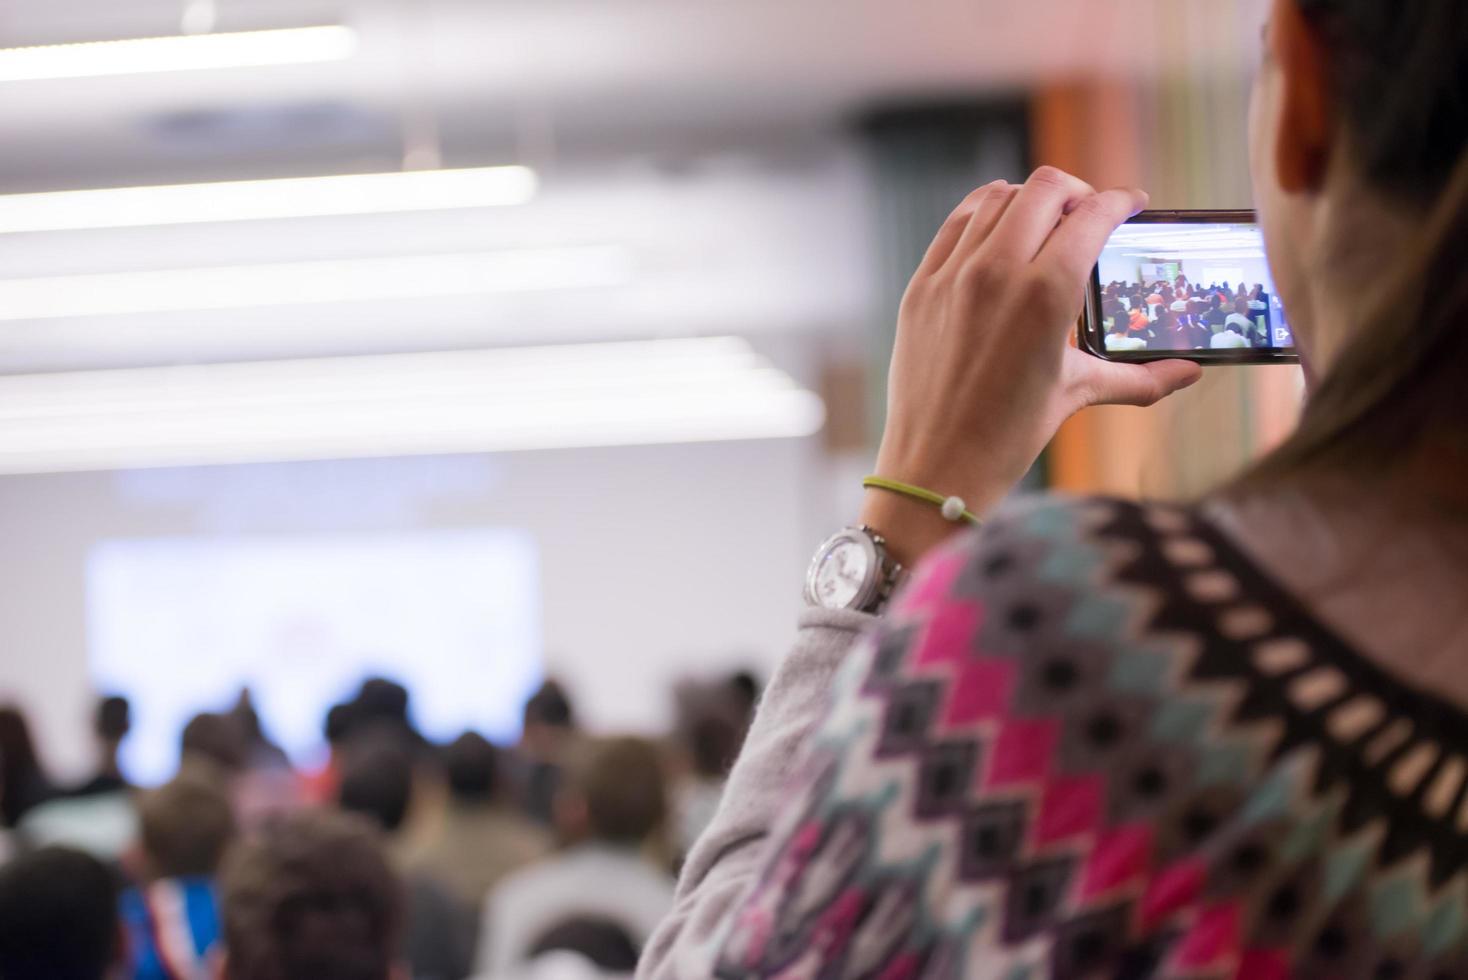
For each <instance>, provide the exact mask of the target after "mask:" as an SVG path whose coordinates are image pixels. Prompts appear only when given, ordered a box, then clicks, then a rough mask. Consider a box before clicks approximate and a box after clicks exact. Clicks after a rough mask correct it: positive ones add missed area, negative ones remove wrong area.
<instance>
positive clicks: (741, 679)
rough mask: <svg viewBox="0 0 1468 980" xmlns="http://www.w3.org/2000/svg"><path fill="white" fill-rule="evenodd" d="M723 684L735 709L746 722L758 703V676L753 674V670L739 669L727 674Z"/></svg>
mask: <svg viewBox="0 0 1468 980" xmlns="http://www.w3.org/2000/svg"><path fill="white" fill-rule="evenodd" d="M725 686H726V687H727V688H728V689H729V695H730V699H731V700H732V702H733V704H734V707H735V710H737V711H738V712H739V713H740V715H741V717H743V718H744V719H745V722H746V723H747V722H748V721H749V719H751V718H753V717H754V709H755V706H756V705H758V704H759V693H760V682H759V678H758V677H756V676H755V675H754V672H753V671H748V670H740V671H736V672H734V673H733V674H730V675H729V679H728V680H727V681H725Z"/></svg>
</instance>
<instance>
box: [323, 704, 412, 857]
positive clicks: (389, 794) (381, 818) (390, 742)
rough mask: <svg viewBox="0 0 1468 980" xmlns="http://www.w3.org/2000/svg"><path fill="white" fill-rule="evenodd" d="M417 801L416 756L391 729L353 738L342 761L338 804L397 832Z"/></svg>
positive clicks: (380, 826)
mask: <svg viewBox="0 0 1468 980" xmlns="http://www.w3.org/2000/svg"><path fill="white" fill-rule="evenodd" d="M412 800H413V754H412V752H411V751H410V750H409V749H408V748H407V746H405V745H404V744H403V741H402V739H401V738H400V737H398V736H397V735H396V734H395V733H394V732H393V730H392V729H390V728H378V729H374V730H368V731H365V732H362V733H361V734H360V735H358V736H356V737H354V738H353V740H352V743H351V744H350V745H349V746H348V747H347V751H346V753H345V756H344V758H343V760H342V770H341V782H340V784H339V785H338V786H337V804H338V805H339V806H340V807H341V808H342V809H343V810H345V811H346V812H348V813H355V814H359V815H361V816H363V817H366V818H367V819H369V820H371V821H372V822H373V823H374V824H376V825H377V826H378V827H379V828H381V829H382V830H384V831H386V832H387V833H389V834H391V833H395V832H396V831H397V830H399V829H400V828H401V827H402V826H403V824H404V822H405V821H406V820H407V819H408V809H409V807H410V806H411V804H412Z"/></svg>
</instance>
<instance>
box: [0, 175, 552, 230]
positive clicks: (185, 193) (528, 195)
mask: <svg viewBox="0 0 1468 980" xmlns="http://www.w3.org/2000/svg"><path fill="white" fill-rule="evenodd" d="M537 186H538V179H537V176H536V173H535V171H534V170H531V169H530V168H529V167H518V166H509V167H473V168H464V169H458V170H410V171H403V172H393V173H381V174H348V175H343V176H332V177H291V178H284V179H278V180H240V181H228V182H225V183H212V184H169V185H162V186H158V187H117V188H108V189H102V190H83V191H51V192H47V193H41V194H6V195H0V234H4V233H6V232H23V231H74V230H80V229H91V228H130V227H143V226H150V225H183V224H199V223H203V222H211V221H255V220H264V219H268V218H316V217H325V216H329V215H345V214H386V213H392V212H401V211H438V210H448V209H454V208H487V207H502V206H510V205H517V204H524V203H526V202H528V201H530V200H531V199H532V198H533V197H535V192H536V189H537Z"/></svg>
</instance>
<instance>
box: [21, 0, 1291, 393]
mask: <svg viewBox="0 0 1468 980" xmlns="http://www.w3.org/2000/svg"><path fill="white" fill-rule="evenodd" d="M185 2H192V3H200V2H209V0H5V2H4V3H3V4H0V47H13V46H27V45H39V44H55V43H69V42H78V41H93V40H107V39H119V38H129V37H153V36H164V35H171V34H175V33H177V32H178V30H179V24H180V20H181V15H182V13H183V9H184V3H185ZM213 2H215V3H216V4H217V15H218V19H217V29H218V30H221V31H236V30H258V29H271V28H283V27H297V26H309V25H316V24H323V23H344V24H347V25H349V26H351V27H353V28H354V29H355V30H356V31H357V32H358V33H359V35H360V47H359V50H358V54H357V55H356V56H355V57H353V58H351V59H350V60H346V61H341V62H334V63H324V64H314V65H297V66H283V67H272V68H252V69H228V70H215V71H197V72H185V73H173V74H142V75H131V76H120V77H105V78H88V79H67V80H47V81H25V82H16V81H12V82H0V146H3V152H0V193H25V192H34V191H48V190H68V189H79V188H94V187H117V186H133V185H144V184H163V183H185V182H199V181H217V180H239V179H252V178H269V177H280V176H304V175H319V174H333V173H352V172H378V171H391V170H396V169H399V168H400V167H401V166H402V163H403V156H404V152H405V146H406V145H409V144H411V145H414V146H417V147H418V148H419V149H422V148H423V147H424V146H428V147H429V148H430V149H433V150H435V151H436V152H437V153H438V154H439V155H440V157H441V159H442V161H443V164H444V165H446V166H449V167H464V166H479V165H485V164H493V163H502V162H511V161H514V162H521V163H528V164H531V165H533V166H535V167H536V168H537V169H538V170H539V171H540V173H541V175H542V176H543V178H544V182H543V187H542V193H541V195H540V197H539V198H538V199H537V200H536V201H535V202H534V203H533V204H531V205H530V206H527V207H522V208H507V209H497V210H495V211H493V212H489V211H472V212H436V213H430V214H408V215H377V216H357V217H345V218H322V219H297V220H295V221H262V222H242V223H237V224H235V225H230V226H226V225H212V226H211V225H196V226H181V227H176V228H133V229H109V230H103V231H79V232H78V231H73V232H51V233H28V234H9V235H0V285H3V281H4V280H9V279H32V280H35V279H42V278H46V277H60V276H96V275H106V274H114V273H126V272H129V271H150V270H174V271H175V272H176V271H178V270H190V269H195V268H197V269H200V270H204V271H207V270H208V269H210V268H213V267H225V266H240V265H258V264H261V263H280V262H293V261H295V262H310V261H319V260H326V259H331V260H336V259H346V258H352V257H377V256H389V255H410V256H411V255H425V254H430V253H445V252H462V251H476V250H478V251H483V250H495V249H523V248H527V247H531V248H543V247H566V246H573V247H582V246H608V247H616V248H621V249H625V250H628V251H629V253H630V254H632V255H633V256H634V261H635V276H633V278H632V279H631V281H629V282H628V283H626V284H624V285H622V286H621V287H619V288H616V289H595V290H568V291H564V292H555V291H544V292H540V293H536V294H526V295H515V296H496V297H482V296H481V297H463V296H458V297H443V298H436V299H417V300H411V301H407V300H400V301H396V302H374V303H361V302H358V303H334V304H320V303H318V304H315V305H310V306H297V307H288V306H273V307H266V308H261V309H235V310H211V311H206V312H188V313H180V312H175V313H161V314H149V315H138V314H133V315H114V316H77V317H70V318H52V319H44V320H35V321H33V322H32V321H25V320H17V319H14V318H11V319H10V320H9V321H5V320H4V318H3V317H0V374H6V373H9V374H17V373H27V372H37V371H64V370H79V369H93V368H103V367H119V366H121V367H126V366H146V365H154V364H172V363H179V362H186V361H229V360H250V359H262V358H288V357H301V356H319V355H329V354H345V353H392V352H400V351H412V350H445V349H459V348H474V347H484V346H501V345H515V344H524V343H543V342H559V341H582V340H602V339H613V338H628V337H662V336H684V335H698V334H719V333H729V334H739V335H744V336H756V337H764V338H766V339H767V340H769V342H770V343H771V344H772V345H774V346H778V343H779V338H781V337H785V338H789V337H800V336H804V337H807V338H809V337H812V336H818V337H824V338H827V340H829V339H830V338H841V337H846V338H848V342H849V343H852V344H860V343H862V338H863V331H864V330H865V328H866V327H867V326H868V325H869V323H870V320H871V315H872V314H871V311H872V309H873V305H872V292H871V287H870V280H871V278H872V277H871V270H872V269H873V267H874V262H873V258H872V255H873V252H874V250H875V247H876V246H875V242H876V241H877V237H876V236H877V235H879V234H880V229H877V228H875V227H874V225H873V219H872V217H871V208H870V186H869V184H868V183H867V177H866V175H865V173H864V171H863V169H862V163H861V158H860V155H859V153H858V152H857V151H856V148H855V147H854V146H853V144H852V141H851V140H850V138H849V137H848V135H847V133H848V129H849V127H848V124H849V123H850V121H851V120H852V119H853V118H854V117H856V116H858V115H859V114H861V113H862V112H865V111H868V110H871V109H873V108H877V107H881V106H884V105H891V104H894V103H910V102H914V101H921V100H925V99H934V98H951V97H955V96H961V97H975V96H980V97H982V96H984V95H993V94H994V93H996V92H1020V91H1023V90H1025V89H1027V88H1030V87H1033V86H1034V85H1035V84H1036V83H1038V82H1039V81H1041V80H1056V79H1069V78H1076V77H1084V76H1092V75H1115V76H1122V77H1131V78H1138V79H1147V78H1151V77H1153V76H1155V75H1157V74H1159V73H1167V72H1173V71H1184V70H1185V71H1188V72H1195V73H1196V72H1205V73H1206V72H1235V73H1236V72H1237V71H1238V68H1239V66H1238V65H1237V63H1236V62H1237V60H1238V55H1237V51H1238V50H1239V49H1240V45H1241V43H1247V44H1249V45H1250V46H1252V45H1253V43H1254V42H1253V40H1252V38H1250V35H1251V34H1252V33H1253V32H1255V31H1256V30H1257V23H1258V17H1259V14H1260V8H1261V6H1262V5H1263V4H1264V3H1265V2H1266V0H1030V2H1015V0H472V2H471V0H213ZM1241 39H1247V40H1246V41H1244V40H1241ZM1225 40H1227V42H1228V43H1224V41H1225ZM409 133H411V134H416V135H415V136H413V137H409V136H407V135H405V134H409ZM57 281H58V283H60V282H61V280H57ZM84 281H87V280H66V283H72V284H75V283H78V282H84Z"/></svg>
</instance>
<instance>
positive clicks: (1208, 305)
mask: <svg viewBox="0 0 1468 980" xmlns="http://www.w3.org/2000/svg"><path fill="white" fill-rule="evenodd" d="M1091 302H1092V308H1091V314H1090V315H1091V323H1090V330H1091V334H1092V336H1091V343H1090V346H1091V347H1092V348H1093V352H1095V353H1097V354H1102V355H1103V356H1107V357H1112V358H1116V359H1128V360H1129V359H1134V358H1135V359H1148V358H1154V357H1158V356H1181V357H1187V358H1191V359H1195V360H1200V361H1205V362H1206V361H1223V362H1230V363H1247V362H1251V361H1259V362H1265V361H1272V360H1286V359H1290V358H1291V357H1292V355H1293V354H1294V353H1295V350H1294V335H1293V334H1292V333H1291V331H1290V324H1289V320H1288V319H1287V318H1286V316H1285V311H1284V307H1283V306H1282V305H1281V304H1280V300H1279V297H1278V295H1277V294H1276V292H1275V289H1274V281H1273V279H1272V278H1271V276H1270V273H1269V264H1268V262H1267V261H1266V259H1265V255H1264V239H1263V235H1262V234H1261V233H1260V230H1259V227H1258V225H1257V224H1254V223H1252V222H1243V221H1236V222H1223V221H1220V220H1218V219H1217V218H1206V217H1203V218H1198V217H1195V218H1192V219H1191V220H1189V219H1179V220H1176V221H1168V220H1165V219H1162V218H1159V216H1156V215H1142V216H1139V217H1138V219H1136V220H1134V221H1133V222H1129V223H1127V224H1125V225H1122V226H1121V228H1119V229H1117V231H1116V233H1115V234H1113V235H1112V237H1111V239H1110V240H1109V241H1108V242H1107V243H1106V247H1105V249H1104V250H1103V251H1102V253H1101V257H1100V260H1099V262H1098V264H1097V267H1096V276H1095V281H1094V283H1093V295H1092V301H1091ZM1096 348H1101V349H1096Z"/></svg>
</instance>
